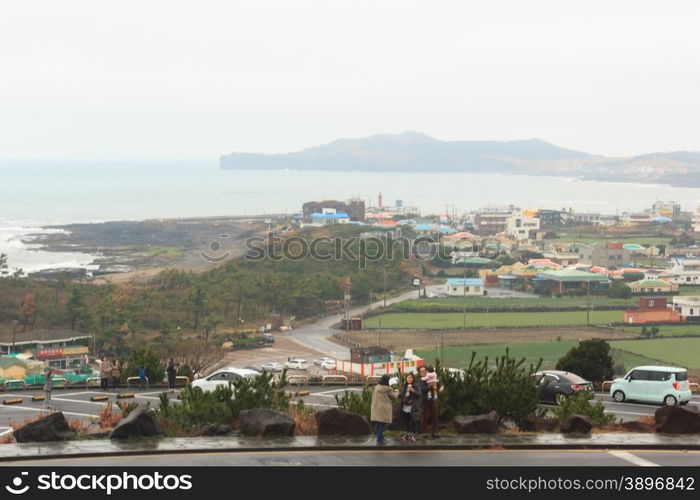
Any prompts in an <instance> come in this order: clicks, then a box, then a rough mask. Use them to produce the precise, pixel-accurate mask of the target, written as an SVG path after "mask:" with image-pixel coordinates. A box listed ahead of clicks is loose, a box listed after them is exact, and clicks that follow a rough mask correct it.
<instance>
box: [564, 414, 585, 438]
mask: <svg viewBox="0 0 700 500" xmlns="http://www.w3.org/2000/svg"><path fill="white" fill-rule="evenodd" d="M559 427H560V428H561V431H562V432H565V433H569V432H580V433H582V434H588V433H589V432H591V429H592V428H593V421H592V420H591V419H590V418H588V417H587V416H585V415H578V414H576V413H572V414H571V415H569V416H568V417H566V418H565V419H564V421H563V422H562V423H561V425H560V426H559Z"/></svg>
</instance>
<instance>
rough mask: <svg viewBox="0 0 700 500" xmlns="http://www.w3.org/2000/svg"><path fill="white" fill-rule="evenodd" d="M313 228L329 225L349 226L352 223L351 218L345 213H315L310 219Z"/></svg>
mask: <svg viewBox="0 0 700 500" xmlns="http://www.w3.org/2000/svg"><path fill="white" fill-rule="evenodd" d="M309 219H310V220H311V224H310V225H311V226H326V225H328V224H347V223H349V222H350V216H349V215H348V214H346V213H345V212H324V213H319V212H316V213H313V214H311V216H310V217H309Z"/></svg>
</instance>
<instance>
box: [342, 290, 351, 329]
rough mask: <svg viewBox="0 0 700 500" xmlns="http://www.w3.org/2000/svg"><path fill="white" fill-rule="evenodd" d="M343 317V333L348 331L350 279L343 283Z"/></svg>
mask: <svg viewBox="0 0 700 500" xmlns="http://www.w3.org/2000/svg"><path fill="white" fill-rule="evenodd" d="M343 309H344V313H343V316H344V318H345V333H347V332H348V330H350V278H349V277H348V279H347V280H346V281H345V294H344V296H343Z"/></svg>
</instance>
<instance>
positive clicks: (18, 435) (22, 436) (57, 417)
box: [14, 412, 76, 443]
mask: <svg viewBox="0 0 700 500" xmlns="http://www.w3.org/2000/svg"><path fill="white" fill-rule="evenodd" d="M14 435H15V440H16V441H17V442H18V443H43V442H48V441H67V440H69V439H74V438H75V435H76V434H75V432H74V431H72V430H71V429H70V427H68V422H67V421H66V417H64V416H63V413H61V412H57V413H50V414H48V415H47V416H45V417H44V418H42V419H41V420H37V421H36V422H31V423H29V424H27V425H25V426H24V427H22V428H21V429H17V430H16V431H15V432H14Z"/></svg>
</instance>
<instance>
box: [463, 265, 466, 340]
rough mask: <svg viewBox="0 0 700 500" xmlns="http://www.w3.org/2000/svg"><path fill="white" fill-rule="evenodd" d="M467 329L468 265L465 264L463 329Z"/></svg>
mask: <svg viewBox="0 0 700 500" xmlns="http://www.w3.org/2000/svg"><path fill="white" fill-rule="evenodd" d="M466 329H467V266H466V265H464V281H463V282H462V330H463V331H464V330H466Z"/></svg>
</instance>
